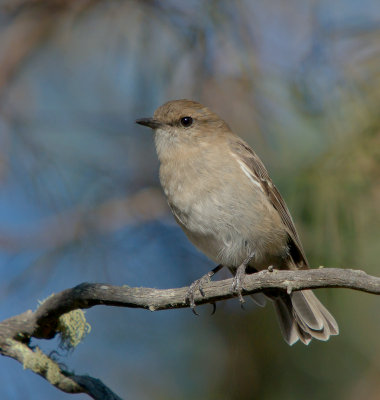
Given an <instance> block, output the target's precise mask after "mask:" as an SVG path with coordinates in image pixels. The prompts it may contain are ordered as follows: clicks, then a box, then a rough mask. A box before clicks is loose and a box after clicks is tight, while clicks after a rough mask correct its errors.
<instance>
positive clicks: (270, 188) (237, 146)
mask: <svg viewBox="0 0 380 400" xmlns="http://www.w3.org/2000/svg"><path fill="white" fill-rule="evenodd" d="M231 144H232V148H233V151H234V152H235V154H236V156H237V157H238V159H239V160H241V161H242V162H243V163H244V164H245V166H246V167H247V169H246V170H245V172H248V173H249V174H250V175H251V178H252V179H253V180H254V181H256V182H257V183H258V184H260V185H261V187H262V188H263V191H264V193H266V195H267V196H268V199H269V201H270V202H271V203H272V205H273V207H274V208H275V209H276V210H277V212H278V213H279V215H280V217H281V220H282V222H283V223H284V225H285V226H286V228H287V231H288V234H289V239H290V255H291V256H292V258H293V260H294V262H295V263H296V265H297V266H298V267H301V268H302V267H308V262H307V259H306V255H305V252H304V250H303V247H302V244H301V241H300V238H299V236H298V233H297V231H296V227H295V226H294V222H293V219H292V217H291V215H290V212H289V209H288V207H287V205H286V204H285V201H284V199H283V198H282V196H281V194H280V192H279V191H278V190H277V188H276V186H275V185H274V184H273V182H272V180H271V179H270V177H269V174H268V171H267V170H266V168H265V166H264V164H263V163H262V161H261V160H260V158H259V157H258V156H257V154H256V153H255V152H254V151H253V150H252V149H251V148H250V147H249V146H248V144H247V143H245V142H244V141H243V140H241V139H239V140H238V141H236V139H235V140H234V142H233V143H231Z"/></svg>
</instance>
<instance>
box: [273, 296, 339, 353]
mask: <svg viewBox="0 0 380 400" xmlns="http://www.w3.org/2000/svg"><path fill="white" fill-rule="evenodd" d="M275 309H276V311H277V316H278V320H279V323H280V328H281V332H282V334H283V337H284V339H285V341H286V342H287V343H288V344H290V345H292V344H294V343H295V342H297V340H298V339H300V340H301V341H302V342H303V343H304V344H309V343H310V341H311V339H312V338H315V339H318V340H323V341H326V340H328V339H329V338H330V336H332V335H337V334H338V333H339V328H338V324H337V323H336V321H335V319H334V317H333V316H332V315H331V314H330V313H329V311H327V309H326V308H325V307H324V306H323V305H322V303H321V302H320V301H319V300H318V299H317V297H316V296H315V295H314V293H313V292H312V291H311V290H302V291H297V292H293V293H292V294H291V295H290V296H286V297H278V298H276V299H275Z"/></svg>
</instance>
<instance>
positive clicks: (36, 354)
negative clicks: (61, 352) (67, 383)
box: [20, 344, 62, 385]
mask: <svg viewBox="0 0 380 400" xmlns="http://www.w3.org/2000/svg"><path fill="white" fill-rule="evenodd" d="M20 346H23V345H21V344H20ZM23 367H24V368H25V369H30V370H32V371H33V372H35V373H36V374H39V375H42V376H44V377H46V379H47V380H48V381H49V382H50V383H51V384H52V385H55V384H57V383H58V382H59V381H60V380H61V378H62V374H61V370H60V368H59V366H58V365H57V364H56V363H55V362H54V361H53V360H52V359H51V358H49V357H48V356H47V355H46V354H44V353H43V352H42V351H41V350H40V349H39V348H37V349H36V350H35V351H28V352H24V360H23Z"/></svg>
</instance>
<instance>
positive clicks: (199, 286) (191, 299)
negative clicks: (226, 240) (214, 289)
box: [185, 264, 223, 315]
mask: <svg viewBox="0 0 380 400" xmlns="http://www.w3.org/2000/svg"><path fill="white" fill-rule="evenodd" d="M222 268H223V265H222V264H219V265H217V266H216V267H215V268H214V269H212V270H211V271H210V272H208V273H207V274H206V275H203V276H202V277H201V278H200V279H197V280H196V281H194V282H193V283H192V284H191V285H190V287H189V291H188V292H187V295H186V297H185V301H186V303H187V304H189V306H190V308H191V311H192V312H193V314H195V315H199V314H198V313H197V312H196V311H195V292H196V291H197V290H199V292H200V294H201V295H202V297H204V296H205V292H204V290H203V285H205V284H207V283H209V282H211V277H212V276H214V275H215V274H216V273H217V272H218V271H220V270H221V269H222ZM212 306H213V310H212V313H211V315H213V314H214V313H215V310H216V304H215V303H212Z"/></svg>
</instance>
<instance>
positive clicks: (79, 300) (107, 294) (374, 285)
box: [0, 268, 380, 399]
mask: <svg viewBox="0 0 380 400" xmlns="http://www.w3.org/2000/svg"><path fill="white" fill-rule="evenodd" d="M317 288H348V289H355V290H360V291H363V292H367V293H372V294H380V278H379V277H375V276H371V275H368V274H366V273H365V272H363V271H359V270H352V269H340V268H328V269H323V268H320V269H310V270H300V271H279V270H273V271H268V270H265V271H261V272H258V273H255V274H252V275H248V276H246V279H245V281H244V290H243V294H244V295H247V294H253V293H256V292H260V291H262V290H265V289H279V290H283V291H286V292H287V293H291V292H292V291H296V290H302V289H317ZM188 290H189V288H188V287H183V288H177V289H152V288H132V287H129V286H122V287H121V286H111V285H107V284H100V283H82V284H80V285H78V286H76V287H74V288H72V289H66V290H64V291H62V292H60V293H57V294H54V295H52V296H50V297H49V298H48V299H46V300H45V301H44V302H43V303H42V304H41V305H40V306H39V307H38V308H37V310H36V311H34V312H33V311H31V310H28V311H26V312H24V313H23V314H20V315H17V316H15V317H12V318H9V319H7V320H5V321H3V322H1V323H0V353H1V354H2V355H4V356H8V357H12V358H14V359H16V360H18V361H19V362H20V363H22V364H23V366H24V367H25V368H30V369H32V370H33V371H34V372H36V373H37V374H39V375H41V376H42V377H44V378H45V379H47V380H48V381H49V382H50V383H51V384H53V385H54V386H56V387H57V388H58V389H60V390H62V391H64V392H68V393H87V394H89V395H90V396H91V397H92V398H94V399H120V398H119V397H118V396H117V395H116V394H114V393H113V392H112V391H111V390H110V389H108V388H107V387H106V386H105V385H104V384H103V383H102V382H101V381H99V380H97V379H95V378H91V377H89V376H78V375H74V374H70V373H68V372H67V371H64V370H63V369H62V367H60V366H59V365H58V364H57V363H56V362H55V361H54V360H52V359H51V358H49V357H48V356H46V355H45V354H43V353H42V352H41V350H39V349H38V348H34V349H32V348H31V347H29V342H30V339H31V338H33V337H34V338H38V339H51V338H53V337H54V336H55V335H56V334H57V333H60V334H61V336H62V318H63V316H64V315H67V313H69V312H73V311H74V310H78V309H86V308H90V307H93V306H96V305H107V306H117V307H131V308H144V309H147V310H150V311H156V310H167V309H173V308H184V307H189V305H188V304H187V302H186V295H187V293H188ZM203 292H204V296H202V295H201V294H200V293H197V294H196V295H195V302H196V304H204V303H215V302H217V301H220V300H225V299H230V298H232V297H235V296H236V294H235V293H234V292H233V290H232V279H225V280H222V281H215V282H209V283H207V284H205V285H204V287H203ZM84 331H85V329H84Z"/></svg>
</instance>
